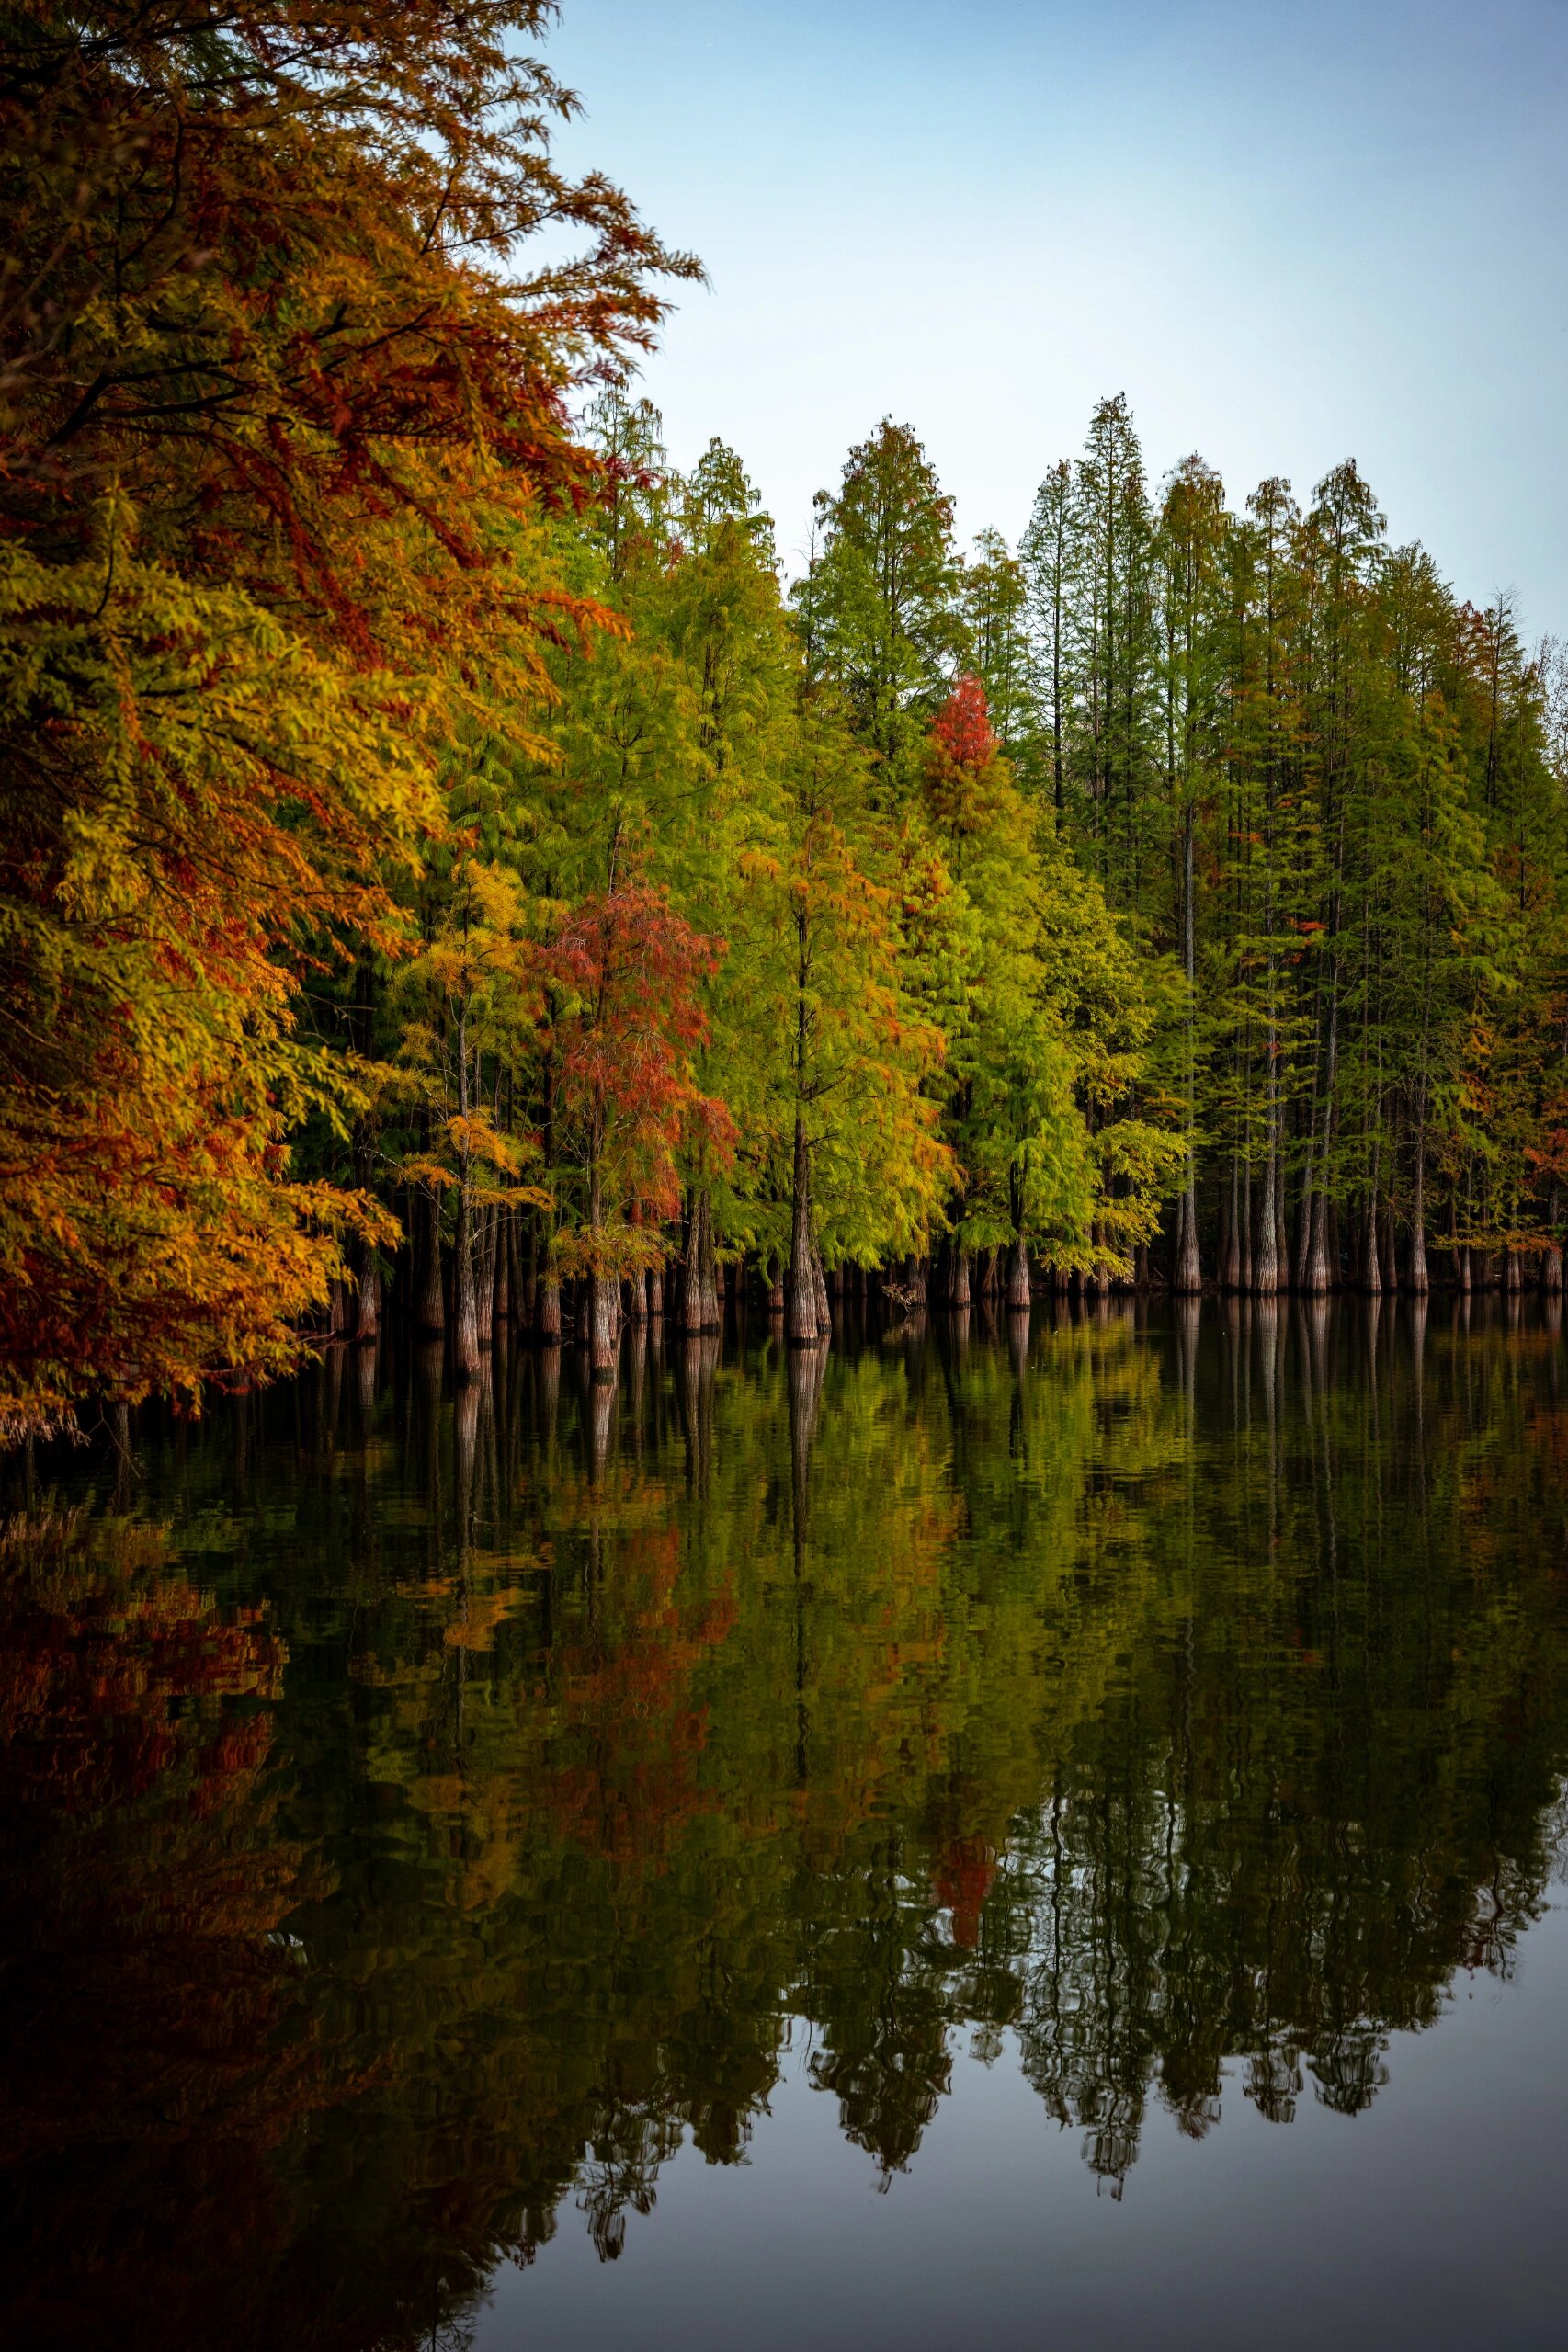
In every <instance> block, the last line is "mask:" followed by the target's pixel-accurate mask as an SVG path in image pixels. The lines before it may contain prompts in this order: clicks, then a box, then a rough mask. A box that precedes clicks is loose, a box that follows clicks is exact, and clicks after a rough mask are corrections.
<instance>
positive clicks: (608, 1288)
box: [584, 1274, 620, 1381]
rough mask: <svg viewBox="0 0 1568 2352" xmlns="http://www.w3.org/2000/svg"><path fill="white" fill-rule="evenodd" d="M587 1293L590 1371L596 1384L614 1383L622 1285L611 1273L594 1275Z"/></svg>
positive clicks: (588, 1282)
mask: <svg viewBox="0 0 1568 2352" xmlns="http://www.w3.org/2000/svg"><path fill="white" fill-rule="evenodd" d="M584 1287H585V1290H586V1292H587V1300H586V1306H587V1324H588V1334H587V1336H588V1372H589V1377H590V1378H591V1379H593V1380H595V1381H613V1380H614V1378H615V1359H616V1353H617V1350H618V1347H619V1341H620V1313H619V1295H618V1294H619V1287H620V1286H619V1283H618V1282H616V1281H614V1280H612V1279H611V1278H610V1277H609V1276H608V1275H607V1274H590V1275H589V1277H588V1279H587V1282H586V1283H585V1286H584Z"/></svg>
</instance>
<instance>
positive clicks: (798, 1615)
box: [789, 1345, 827, 1789]
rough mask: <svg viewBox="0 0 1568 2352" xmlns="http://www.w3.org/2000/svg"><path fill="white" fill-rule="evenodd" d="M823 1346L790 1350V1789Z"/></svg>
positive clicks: (799, 1778)
mask: <svg viewBox="0 0 1568 2352" xmlns="http://www.w3.org/2000/svg"><path fill="white" fill-rule="evenodd" d="M826 1360H827V1348H826V1346H825V1345H819V1346H815V1347H791V1348H790V1351H789V1365H790V1369H789V1382H790V1518H791V1532H792V1535H793V1539H794V1565H795V1576H794V1599H795V1786H796V1787H797V1789H803V1788H804V1787H805V1785H806V1773H807V1744H808V1733H809V1731H810V1699H809V1695H808V1694H809V1684H808V1678H807V1672H806V1603H807V1601H808V1599H809V1598H810V1596H811V1586H810V1585H809V1583H808V1581H807V1576H806V1557H807V1536H808V1532H809V1529H810V1526H811V1500H812V1480H811V1465H812V1437H813V1436H814V1435H815V1432H816V1419H817V1403H818V1400H819V1398H820V1397H821V1395H822V1378H823V1367H824V1364H825V1362H826Z"/></svg>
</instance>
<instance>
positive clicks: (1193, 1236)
mask: <svg viewBox="0 0 1568 2352" xmlns="http://www.w3.org/2000/svg"><path fill="white" fill-rule="evenodd" d="M1202 1288H1203V1266H1202V1261H1201V1259H1200V1258H1199V1255H1198V1179H1197V1177H1196V1176H1192V1177H1189V1179H1188V1181H1187V1189H1186V1191H1185V1192H1184V1193H1183V1194H1182V1195H1181V1198H1180V1199H1179V1200H1178V1201H1177V1203H1176V1245H1175V1247H1174V1249H1173V1250H1172V1252H1171V1289H1172V1290H1175V1291H1176V1293H1177V1294H1178V1296H1181V1297H1184V1298H1191V1297H1193V1296H1195V1295H1196V1294H1197V1293H1198V1292H1199V1290H1202Z"/></svg>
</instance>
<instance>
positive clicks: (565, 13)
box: [547, 0, 1568, 633]
mask: <svg viewBox="0 0 1568 2352" xmlns="http://www.w3.org/2000/svg"><path fill="white" fill-rule="evenodd" d="M547 56H548V59H549V62H550V63H551V66H552V68H553V69H554V70H555V72H556V73H557V74H559V75H560V76H561V78H562V79H563V80H564V81H566V82H567V83H568V84H569V85H572V86H573V87H574V88H575V89H576V90H577V92H578V93H579V96H580V97H581V99H582V101H583V107H584V114H583V117H582V119H580V120H578V121H576V122H574V124H572V125H571V126H569V127H568V129H567V130H566V131H564V133H562V135H561V137H560V139H559V140H558V151H559V153H560V154H561V156H562V160H564V161H567V162H570V163H572V164H574V165H578V166H586V165H594V166H596V167H597V168H599V169H601V170H603V171H605V172H606V173H607V174H608V176H611V177H612V178H614V179H616V180H618V181H619V184H620V185H621V186H622V187H625V188H626V189H627V191H628V192H629V194H630V195H631V197H632V199H633V200H634V201H635V203H636V204H637V206H638V209H639V210H641V211H642V214H643V215H644V217H645V218H646V219H648V220H649V221H650V222H653V225H654V226H655V227H656V228H657V229H658V230H659V232H660V233H661V234H662V235H663V236H664V238H665V241H666V243H668V244H674V245H678V246H682V247H686V248H687V249H690V250H693V251H695V252H696V253H698V254H699V256H701V258H702V260H703V262H704V263H705V265H706V267H707V271H708V284H707V286H706V288H704V289H697V288H682V289H680V290H679V296H680V301H679V308H678V310H677V312H676V315H675V316H674V317H673V318H672V320H671V321H670V323H669V325H668V327H667V330H666V332H665V340H664V346H663V348H662V349H661V351H660V353H659V354H658V356H657V357H656V358H654V359H653V360H652V361H651V362H650V363H649V365H648V367H647V368H646V369H645V371H644V378H643V386H642V388H643V389H644V390H645V391H646V392H647V393H648V394H649V396H650V397H652V398H653V400H654V401H655V402H656V403H658V405H659V406H660V407H661V409H662V410H663V412H664V415H665V428H666V438H667V441H668V444H669V447H670V450H671V454H672V457H673V458H674V460H675V461H676V463H677V464H682V465H684V464H689V463H690V462H691V461H692V460H694V459H695V458H696V457H697V456H698V455H699V452H700V450H701V449H702V448H703V447H704V445H705V444H706V442H707V440H708V438H709V437H710V435H712V434H718V435H720V436H721V437H722V438H723V439H725V440H726V441H729V442H730V443H732V444H733V447H735V448H736V449H738V450H739V451H740V453H741V456H742V457H743V459H744V460H745V462H746V465H747V468H748V471H749V472H751V474H752V476H753V478H754V480H755V481H756V482H757V483H758V484H759V486H760V488H761V490H762V493H763V495H764V499H765V502H766V504H767V506H768V507H769V509H770V511H771V512H772V513H773V515H774V517H775V518H776V521H777V524H778V541H779V547H780V551H781V553H782V555H783V558H784V561H785V564H786V568H787V569H795V568H798V564H799V555H800V551H801V548H802V547H803V545H804V542H805V537H806V531H807V528H808V524H809V519H810V513H811V500H812V492H813V491H814V490H816V489H817V488H818V487H820V486H824V485H831V484H833V483H835V482H836V480H837V478H838V473H839V469H840V467H841V466H842V463H843V460H844V456H845V453H846V450H847V449H848V448H849V446H850V445H851V443H852V442H854V441H857V440H859V439H862V438H864V437H865V436H866V435H867V434H868V433H869V431H871V430H872V429H873V428H874V426H876V424H877V421H878V420H879V418H881V416H883V415H892V416H893V417H894V418H895V419H897V420H898V421H899V422H900V423H903V424H907V425H910V426H913V427H914V429H915V432H916V433H917V434H918V435H919V436H920V437H921V438H922V439H923V440H924V442H925V443H926V449H927V450H928V452H929V454H930V456H931V458H932V460H933V461H934V462H935V464H936V466H937V472H938V473H939V475H940V477H941V479H942V482H943V484H944V486H945V487H946V488H947V489H948V490H949V491H950V492H951V493H952V494H954V496H955V497H956V500H957V506H958V519H959V525H960V534H961V535H962V536H963V537H964V538H965V539H967V538H968V537H970V536H971V535H972V534H973V532H975V531H976V530H978V529H980V528H983V526H985V525H988V524H989V525H994V526H995V527H996V528H1000V529H1001V530H1003V531H1004V532H1005V533H1006V535H1007V537H1008V538H1009V539H1010V540H1013V539H1016V538H1017V534H1018V533H1019V531H1020V530H1021V529H1022V528H1023V526H1024V523H1025V522H1026V520H1027V518H1028V509H1029V506H1030V502H1031V499H1032V497H1033V494H1034V490H1035V487H1036V484H1037V483H1039V481H1040V477H1041V475H1042V474H1043V473H1044V472H1045V471H1046V469H1047V467H1048V466H1049V465H1050V464H1051V462H1052V461H1053V460H1055V459H1056V458H1058V457H1060V456H1070V455H1073V454H1074V453H1075V452H1076V451H1077V450H1078V449H1080V448H1081V446H1082V443H1083V438H1084V433H1085V426H1086V425H1087V422H1088V416H1089V412H1090V410H1091V408H1092V406H1093V404H1094V403H1095V402H1096V399H1098V398H1100V397H1101V396H1102V395H1104V394H1106V393H1109V392H1126V394H1127V395H1128V398H1129V400H1130V402H1131V406H1132V409H1133V413H1134V415H1135V417H1136V420H1137V424H1138V426H1139V430H1140V433H1141V435H1142V443H1143V449H1144V457H1145V461H1146V463H1147V466H1148V469H1149V472H1150V474H1151V476H1152V477H1153V479H1155V480H1157V479H1158V478H1159V476H1160V475H1161V474H1163V473H1164V472H1165V469H1166V468H1167V467H1169V466H1170V465H1172V464H1174V463H1175V462H1176V461H1177V460H1179V459H1180V458H1182V457H1183V456H1185V455H1186V454H1187V453H1188V452H1189V451H1191V450H1197V451H1199V453H1200V454H1201V455H1202V456H1204V457H1205V458H1207V459H1208V460H1209V461H1210V463H1211V464H1213V465H1215V466H1217V467H1218V468H1219V469H1220V471H1221V473H1222V474H1223V476H1224V478H1225V483H1226V487H1227V490H1228V492H1229V494H1230V496H1231V499H1232V501H1233V504H1236V505H1240V503H1241V502H1242V501H1243V500H1244V498H1245V496H1246V494H1247V493H1248V491H1249V490H1251V489H1252V488H1253V487H1254V485H1255V484H1256V483H1257V482H1258V481H1259V480H1260V479H1262V478H1263V477H1264V476H1265V475H1267V474H1272V473H1282V474H1285V475H1287V476H1289V477H1290V480H1291V482H1292V483H1293V484H1294V486H1295V489H1296V493H1297V494H1298V496H1299V497H1301V498H1302V499H1303V502H1305V501H1306V500H1307V499H1308V498H1310V494H1311V492H1312V485H1313V483H1315V482H1316V481H1318V480H1319V478H1320V477H1321V476H1322V475H1323V474H1324V472H1327V470H1328V469H1329V467H1330V466H1332V465H1334V464H1335V463H1336V462H1337V461H1338V460H1340V459H1342V458H1344V457H1347V456H1354V457H1355V458H1356V459H1357V460H1358V463H1359V464H1360V467H1361V470H1362V472H1363V473H1364V474H1365V476H1366V477H1367V479H1368V480H1369V483H1371V486H1372V488H1373V490H1374V491H1375V492H1376V494H1377V495H1378V498H1379V501H1380V503H1381V506H1383V508H1384V510H1385V511H1386V513H1387V515H1388V517H1389V524H1390V530H1391V534H1392V537H1393V539H1394V540H1396V541H1403V540H1411V539H1417V538H1418V539H1421V540H1424V541H1425V542H1426V545H1427V547H1428V548H1430V549H1431V551H1432V552H1433V554H1434V556H1435V557H1436V559H1437V562H1438V564H1439V566H1440V567H1441V568H1442V570H1443V571H1444V573H1445V574H1446V575H1447V576H1448V577H1449V579H1450V580H1451V581H1452V582H1453V584H1454V585H1455V586H1456V588H1457V589H1458V590H1459V592H1460V594H1461V595H1464V596H1468V597H1472V598H1474V599H1475V600H1476V601H1477V602H1487V601H1489V600H1490V599H1491V598H1492V597H1494V595H1496V594H1497V593H1498V591H1499V590H1504V589H1507V590H1512V591H1513V592H1514V593H1515V595H1516V596H1517V600H1518V604H1519V608H1520V615H1521V619H1522V620H1523V623H1524V625H1525V628H1526V630H1527V631H1528V632H1530V633H1534V632H1536V631H1540V630H1543V629H1551V630H1553V631H1568V435H1565V432H1564V424H1565V422H1568V399H1565V393H1568V283H1565V279H1568V136H1565V126H1568V107H1565V101H1568V0H1468V5H1464V6H1458V5H1451V0H1358V5H1347V0H1312V5H1311V6H1306V5H1301V0H1250V4H1247V5H1244V4H1243V0H960V5H959V6H952V5H948V6H935V5H930V0H902V5H894V4H893V0H563V6H562V17H561V20H560V23H559V25H558V27H557V28H556V30H555V32H554V33H553V34H552V36H551V40H550V42H549V44H548V49H547Z"/></svg>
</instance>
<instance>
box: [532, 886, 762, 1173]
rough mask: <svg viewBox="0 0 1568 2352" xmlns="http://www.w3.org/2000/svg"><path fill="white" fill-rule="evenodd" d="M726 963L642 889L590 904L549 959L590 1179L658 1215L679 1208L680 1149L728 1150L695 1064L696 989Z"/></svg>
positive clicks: (569, 1093) (702, 1018) (565, 1082)
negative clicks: (696, 1144)
mask: <svg viewBox="0 0 1568 2352" xmlns="http://www.w3.org/2000/svg"><path fill="white" fill-rule="evenodd" d="M722 953H723V943H722V941H720V940H714V939H709V938H705V937H702V935H701V934H700V933H699V932H697V931H694V930H693V929H692V927H691V926H690V925H689V924H688V923H687V922H685V921H683V920H682V918H681V917H680V916H679V915H676V912H675V910H674V909H673V907H672V906H671V905H670V903H669V900H668V899H667V898H666V897H665V893H664V892H663V891H660V890H655V889H653V887H651V886H650V885H649V884H647V883H644V882H641V881H633V882H631V883H629V884H627V885H625V886H623V887H622V888H620V889H619V890H615V891H611V892H607V893H606V894H605V895H604V896H602V897H599V898H594V899H588V900H585V902H584V903H583V904H582V905H580V906H579V907H578V908H577V909H576V911H575V913H574V915H573V917H572V919H571V921H570V922H569V924H568V925H567V926H566V928H565V930H564V931H562V934H561V936H560V937H559V938H558V939H556V941H555V942H554V944H553V945H552V946H551V948H550V949H548V950H547V952H546V956H545V976H546V978H547V981H548V982H550V983H552V984H553V985H554V987H555V988H556V989H557V990H559V991H561V992H562V993H563V994H565V995H566V997H567V999H568V1005H567V1009H566V1011H565V1012H564V1014H563V1016H562V1018H561V1019H560V1021H559V1023H558V1028H557V1047H558V1052H559V1061H558V1065H557V1068H558V1085H559V1090H560V1101H561V1108H562V1113H563V1116H564V1119H565V1120H566V1121H567V1123H568V1124H569V1125H571V1126H572V1127H574V1129H575V1130H576V1141H577V1145H578V1148H579V1150H580V1152H581V1153H582V1156H583V1159H584V1163H585V1165H586V1166H588V1167H589V1168H590V1171H591V1175H592V1176H593V1178H594V1180H596V1181H597V1182H598V1183H599V1184H600V1185H601V1186H602V1187H604V1188H605V1189H607V1190H608V1192H609V1193H610V1194H611V1195H612V1196H613V1197H614V1199H616V1200H617V1201H620V1200H628V1201H629V1200H631V1199H636V1200H639V1201H642V1202H643V1203H644V1204H645V1205H646V1206H647V1207H648V1208H649V1209H650V1210H653V1213H654V1214H655V1215H656V1216H661V1217H663V1216H668V1215H670V1214H672V1213H673V1211H674V1209H675V1207H676V1202H677V1200H678V1189H679V1188H678V1184H677V1179H676V1165H675V1155H676V1152H677V1150H678V1149H679V1148H680V1146H681V1145H682V1143H683V1142H689V1141H693V1140H696V1139H697V1138H699V1137H706V1139H707V1141H708V1142H710V1144H712V1145H713V1146H715V1147H716V1148H717V1149H718V1150H719V1151H720V1152H721V1153H724V1154H727V1153H729V1151H730V1150H731V1148H732V1146H733V1123H732V1121H731V1119H730V1115H729V1113H728V1111H727V1110H726V1109H725V1108H724V1106H723V1104H722V1102H719V1101H717V1100H715V1099H713V1098H712V1097H710V1096H707V1095H704V1094H702V1093H701V1092H700V1091H699V1088H698V1086H697V1085H696V1083H695V1081H694V1079H693V1077H692V1074H691V1069H690V1065H689V1060H688V1056H689V1055H690V1053H691V1052H692V1051H694V1050H695V1049H696V1048H698V1047H699V1046H700V1045H701V1044H702V1043H703V1042H704V1041H705V1040H706V1038H707V1035H708V1017H707V1014H706V1012H705V1011H704V1009H703V1006H702V1003H701V999H700V996H699V989H700V987H701V985H702V983H704V982H705V981H707V980H709V979H710V978H711V976H712V974H713V972H714V971H715V969H716V968H717V966H718V962H719V959H720V957H721V955H722Z"/></svg>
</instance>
